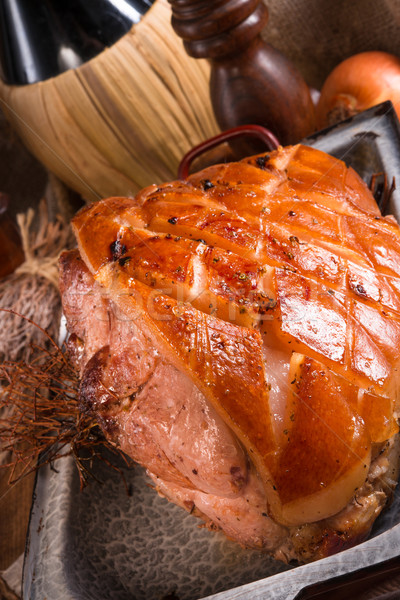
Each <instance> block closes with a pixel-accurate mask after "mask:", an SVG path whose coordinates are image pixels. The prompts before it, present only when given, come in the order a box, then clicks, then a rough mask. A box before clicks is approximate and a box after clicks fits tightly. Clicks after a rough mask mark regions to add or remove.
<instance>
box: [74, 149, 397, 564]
mask: <svg viewBox="0 0 400 600" xmlns="http://www.w3.org/2000/svg"><path fill="white" fill-rule="evenodd" d="M73 225H74V230H75V234H76V237H77V241H78V246H79V252H80V256H81V258H82V259H83V262H84V264H85V265H86V267H85V268H87V269H88V270H89V271H90V273H91V274H92V276H93V278H94V280H95V281H96V286H97V287H96V289H98V290H102V293H103V297H102V298H100V297H99V299H98V302H100V303H101V302H106V303H107V302H108V303H111V304H110V305H112V306H113V307H114V310H115V309H118V311H120V312H121V315H123V318H124V319H126V320H127V321H128V322H129V323H130V325H129V327H131V328H132V332H135V334H134V335H135V336H137V331H139V330H141V331H142V332H143V335H146V336H147V339H151V340H152V344H155V345H156V347H157V351H158V353H159V354H160V355H161V356H163V357H164V359H165V360H166V361H167V362H168V365H171V367H168V368H173V369H175V370H176V372H177V373H179V376H177V377H178V379H177V380H176V381H177V384H176V385H177V389H180V388H179V386H180V384H179V383H178V381H183V380H185V381H186V379H187V380H188V381H190V382H191V385H193V386H194V387H195V389H197V390H198V391H199V393H200V395H201V397H202V398H204V399H205V402H206V403H207V405H208V406H211V407H212V410H213V411H215V414H216V415H217V416H216V418H218V419H220V420H221V423H224V424H225V426H226V427H227V428H228V430H229V431H231V432H232V435H233V436H234V439H236V440H237V441H238V443H239V445H240V447H242V448H244V451H245V453H246V455H247V456H248V457H249V460H250V464H251V472H253V470H254V472H255V473H256V475H255V476H256V478H258V480H259V481H260V482H261V487H262V490H263V494H265V499H266V505H265V506H266V510H267V511H268V514H269V515H270V516H272V517H273V519H274V520H275V521H276V522H277V523H279V524H281V525H282V526H284V527H289V528H291V527H299V526H300V527H303V526H305V525H307V526H309V524H310V523H316V522H321V523H322V521H323V520H326V519H331V518H333V516H334V515H337V514H339V513H340V514H341V511H343V510H345V509H346V506H347V505H348V503H349V501H350V500H351V498H353V497H354V495H355V494H356V493H357V490H359V489H360V488H362V487H363V486H364V485H365V481H366V478H367V474H368V472H369V469H370V465H371V460H373V461H375V457H376V456H377V452H378V451H379V449H380V448H381V447H382V446H383V445H384V444H385V442H386V441H387V440H389V439H391V438H392V437H393V436H394V435H395V434H396V433H397V429H398V428H397V422H396V410H397V387H398V385H397V368H398V362H399V350H398V348H399V347H400V300H399V290H400V277H399V275H400V232H399V227H398V225H397V224H396V223H395V222H394V221H393V219H391V218H384V217H382V216H381V215H380V214H379V211H378V209H377V207H376V205H375V203H374V200H373V198H372V196H371V194H370V193H369V191H368V189H367V188H366V186H365V185H364V184H363V182H362V181H361V180H360V179H359V178H358V176H357V175H356V174H355V173H354V172H353V171H352V170H351V169H350V170H349V169H347V168H346V167H345V165H344V164H343V163H342V162H341V161H338V160H336V159H334V158H332V157H329V156H327V155H326V154H324V153H321V152H319V151H316V150H313V149H310V148H306V147H303V146H295V147H289V148H283V149H279V150H278V151H276V152H272V153H270V154H269V155H260V156H258V157H252V158H249V159H246V160H244V161H241V162H239V163H233V164H228V165H218V166H215V167H210V168H208V169H206V170H204V171H202V172H200V173H197V174H195V175H192V176H191V177H189V179H188V181H185V182H173V183H170V184H166V185H163V186H161V187H156V186H152V187H150V188H147V189H146V190H143V192H141V193H140V194H139V195H138V196H137V197H136V198H135V199H129V198H110V199H108V200H104V201H101V202H99V203H96V204H95V205H92V206H89V207H88V208H86V209H84V210H82V211H81V212H80V213H79V214H78V215H77V216H76V217H75V219H74V222H73ZM68 264H70V258H68V259H65V264H64V271H63V272H64V273H67V271H68ZM65 280H66V277H65V275H64V276H63V281H64V284H63V285H64V297H65V294H66V290H68V287H69V286H71V285H73V284H72V283H69V284H66V283H65ZM96 293H97V294H99V292H96ZM100 296H101V294H100ZM66 312H67V313H68V309H67V311H66ZM78 312H79V311H78ZM72 313H73V310H72V311H71V310H70V315H71V314H72ZM70 315H68V314H67V317H69V320H71V318H70ZM91 327H93V323H92V325H90V323H89V322H88V324H87V328H89V329H90V328H91ZM102 328H103V329H104V323H103V324H102V325H101V327H100V330H102ZM103 334H104V335H103ZM81 335H82V334H81ZM101 335H103V337H104V339H106V338H107V336H109V334H108V333H107V334H106V333H104V332H103V333H102V334H101ZM132 335H133V333H132ZM83 337H85V336H84V335H83ZM100 337H101V336H100ZM98 346H99V344H98V343H97V341H96V339H95V337H93V335H90V336H88V339H87V340H86V339H85V340H84V342H83V350H82V352H84V353H85V358H84V360H83V361H82V362H81V366H82V365H83V367H84V368H85V365H87V368H86V374H85V372H84V373H83V375H84V377H83V381H84V383H83V388H82V390H83V397H84V398H86V401H87V403H88V404H90V405H91V406H92V407H94V409H95V410H96V411H97V412H98V413H99V414H100V416H101V415H102V414H103V418H105V417H104V414H105V407H106V406H108V405H107V402H106V401H105V400H104V399H103V400H104V401H103V402H102V403H101V402H100V403H97V405H96V398H98V397H99V392H98V391H97V392H96V391H95V392H93V393H92V391H93V389H94V388H93V385H94V384H93V381H96V378H95V373H97V372H98V370H99V369H100V371H101V372H103V371H104V370H105V369H106V363H107V361H108V360H110V359H108V358H107V357H108V353H109V354H110V355H111V356H113V352H110V350H109V346H107V348H108V350H107V349H104V348H105V346H104V347H103V349H101V348H100V347H98ZM75 348H76V345H75ZM95 351H96V352H97V353H98V354H96V352H95ZM276 357H280V358H279V360H280V361H281V362H280V363H279V364H280V365H283V366H282V369H283V370H282V375H280V376H278V377H277V379H276V382H275V375H276V368H275V366H274V364H275V363H274V360H277V359H276ZM90 361H92V362H90ZM101 361H103V363H104V365H103V367H101V368H100V367H99V365H101V364H103V363H102V362H101ZM134 362H135V361H134V360H133V361H132V363H131V364H132V365H134ZM140 364H141V363H140V361H139V363H138V365H140ZM107 368H108V367H107ZM132 368H133V370H134V367H132ZM152 368H153V367H152ZM96 369H97V370H96ZM128 370H129V369H128ZM153 370H154V368H153ZM88 374H90V376H89V375H88ZM123 378H124V377H122V379H123ZM180 378H181V379H180ZM182 378H184V379H182ZM100 379H101V376H100ZM92 380H93V381H92ZM272 381H274V384H273V385H272V389H270V388H271V382H272ZM102 385H103V386H104V381H103V380H102ZM85 386H86V387H85ZM113 393H114V392H113ZM171 393H172V392H171ZM182 393H183V392H182ZM96 394H97V395H96ZM178 395H179V394H178ZM116 396H117V398H120V397H121V394H120V393H119V392H118V393H116ZM110 402H111V400H110V401H109V404H110ZM111 404H112V403H111ZM107 410H108V409H107ZM193 410H194V409H193ZM106 412H107V411H106ZM111 412H112V411H111ZM115 412H116V414H117V417H115V415H114V417H113V418H114V420H116V422H118V423H119V425H118V426H119V427H120V426H121V419H122V417H121V415H120V413H121V411H120V409H119V405H118V407H117V409H115ZM107 415H108V417H107V418H109V419H110V418H111V417H110V411H109V410H108V412H107ZM118 415H119V416H118ZM110 435H112V433H111V434H110ZM224 435H225V434H224ZM224 439H225V438H224ZM131 443H132V445H134V441H133V440H131ZM132 453H133V454H134V451H131V454H132ZM138 455H139V457H137V456H135V458H136V459H137V460H139V461H140V462H142V463H144V464H145V465H146V466H148V468H149V469H150V471H151V472H153V473H154V472H156V473H160V470H161V471H162V467H157V468H158V471H157V469H155V467H151V465H149V464H148V463H149V461H150V458H148V459H146V460H144V459H141V458H140V452H139V453H138ZM169 460H171V457H170V458H169ZM153 462H154V461H153ZM374 464H375V462H374ZM173 467H174V469H177V470H178V472H179V475H178V474H176V476H175V475H174V477H173V478H171V477H172V475H171V476H170V478H169V479H168V477H167V481H170V484H171V485H172V486H178V487H177V488H176V491H175V492H171V491H170V492H169V495H170V496H171V497H174V500H175V501H177V502H179V503H181V504H184V502H183V501H181V500H179V498H178V497H180V495H181V492H180V491H179V490H180V489H181V488H182V489H187V490H189V489H192V490H194V491H193V492H191V493H196V492H195V490H196V481H194V482H193V478H191V479H190V483H188V473H187V472H186V471H185V472H184V473H183V472H182V470H179V465H178V466H177V465H173ZM171 468H172V467H171ZM195 470H197V469H195ZM240 470H241V473H242V475H243V473H244V472H245V470H246V469H245V467H244V464H242V463H241V467H240ZM172 471H173V469H172V470H171V469H170V471H169V472H170V473H172ZM174 473H175V471H174ZM392 474H393V473H392ZM392 474H391V475H392ZM182 477H183V478H186V479H182ZM243 477H244V479H242V480H241V481H242V483H241V484H240V486H239V487H240V489H241V491H240V493H242V488H243V481H246V478H250V479H251V478H254V475H251V476H250V475H243ZM230 485H231V489H236V492H235V493H234V494H233V495H234V496H235V494H236V495H237V493H238V492H237V489H238V488H237V486H236V488H235V484H233V488H232V482H231V484H230ZM174 489H175V488H174ZM376 489H377V487H375V488H374V489H373V490H372V492H374V491H376ZM170 490H172V487H170ZM372 492H371V493H372ZM164 493H166V494H167V495H168V493H167V491H166V490H164ZM193 502H194V500H193ZM196 502H197V504H198V503H199V502H200V500H199V499H197V501H196ZM201 502H204V500H202V501H201ZM378 504H379V506H382V503H378ZM210 510H211V509H210ZM379 510H380V509H379ZM379 510H375V512H374V511H371V515H373V517H372V516H370V518H369V519H366V518H364V520H363V519H361V518H360V519H359V520H358V521H357V523H355V524H354V527H353V531H354V535H353V537H352V536H351V533H349V540H350V543H354V540H356V539H359V538H360V537H362V536H363V535H365V533H366V531H367V530H368V529H369V527H370V526H371V523H372V522H373V520H374V518H376V515H377V513H378V512H379ZM203 512H204V510H203ZM205 514H207V513H206V512H205ZM364 517H365V514H364ZM361 522H363V527H362V528H361V531H359V529H360V523H361ZM324 523H325V521H324ZM324 526H325V525H324ZM326 527H328V526H326ZM328 530H329V527H328ZM356 531H357V533H356ZM230 535H232V534H230ZM293 535H294V534H293ZM233 537H234V535H233ZM333 546H334V543H333V542H332V545H331V546H329V544H327V545H326V550H325V553H329V552H331V551H332V549H333ZM296 552H297V553H298V554H301V551H300V550H299V548H297V550H296Z"/></svg>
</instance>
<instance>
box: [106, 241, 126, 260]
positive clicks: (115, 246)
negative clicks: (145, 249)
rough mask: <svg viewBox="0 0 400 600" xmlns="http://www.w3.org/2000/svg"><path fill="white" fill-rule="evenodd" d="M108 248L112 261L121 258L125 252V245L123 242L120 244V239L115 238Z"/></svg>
mask: <svg viewBox="0 0 400 600" xmlns="http://www.w3.org/2000/svg"><path fill="white" fill-rule="evenodd" d="M110 250H111V258H112V260H113V261H114V262H116V261H117V260H119V259H120V258H122V257H123V255H124V254H126V246H125V244H122V243H121V241H120V240H115V242H113V243H112V244H110Z"/></svg>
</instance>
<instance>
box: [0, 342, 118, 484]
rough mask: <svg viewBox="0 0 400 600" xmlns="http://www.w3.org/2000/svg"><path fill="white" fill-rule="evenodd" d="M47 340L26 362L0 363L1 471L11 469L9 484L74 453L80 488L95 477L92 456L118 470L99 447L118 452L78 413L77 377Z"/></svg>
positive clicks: (90, 418) (62, 354) (63, 355)
mask: <svg viewBox="0 0 400 600" xmlns="http://www.w3.org/2000/svg"><path fill="white" fill-rule="evenodd" d="M44 333H45V332H44ZM49 339H50V338H49ZM50 341H51V344H50V348H48V349H45V348H42V347H40V346H37V345H32V357H31V359H30V360H29V362H25V361H5V362H3V363H1V364H0V385H1V388H0V411H1V412H0V452H2V453H7V460H6V461H5V462H4V464H2V465H0V468H5V467H8V468H9V469H10V476H9V483H10V484H13V483H16V482H17V481H19V480H20V479H21V478H22V477H24V476H25V475H27V474H28V473H31V472H32V471H34V470H36V469H37V468H38V467H40V466H41V465H43V464H48V463H53V461H55V460H56V459H58V458H61V457H63V456H67V455H71V454H72V455H73V456H74V458H75V461H76V465H77V468H78V472H79V478H80V485H81V489H82V488H83V487H84V486H85V485H86V484H87V483H88V481H89V479H90V477H91V476H92V477H94V474H93V473H92V472H91V464H92V461H93V459H94V458H95V457H98V458H100V459H101V460H103V461H105V462H107V463H108V464H110V466H111V467H113V468H115V469H117V470H118V471H120V469H119V468H118V467H116V466H115V465H113V464H111V463H109V461H108V459H106V458H104V456H103V454H102V453H101V452H100V450H101V447H103V446H106V447H107V448H108V449H109V450H111V451H112V452H113V454H114V455H118V456H120V455H122V453H121V452H119V450H118V449H116V448H115V447H114V446H112V445H111V444H110V443H109V442H107V441H106V440H105V438H104V437H103V436H102V433H101V431H100V428H99V427H98V425H97V423H96V421H95V420H94V419H93V418H92V417H91V416H90V415H87V414H84V413H83V412H81V411H80V408H79V393H78V376H77V373H76V371H75V370H74V368H73V366H72V364H71V363H70V361H69V360H68V356H67V355H66V354H65V353H64V352H63V349H62V348H59V347H58V346H57V344H56V343H55V342H54V341H53V340H51V339H50ZM122 456H124V455H122ZM124 458H125V456H124ZM125 461H127V459H126V458H125Z"/></svg>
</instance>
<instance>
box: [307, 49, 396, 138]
mask: <svg viewBox="0 0 400 600" xmlns="http://www.w3.org/2000/svg"><path fill="white" fill-rule="evenodd" d="M385 100H391V101H392V103H393V105H394V108H395V110H396V113H397V116H398V117H399V118H400V58H398V57H397V56H393V55H392V54H388V53H387V52H377V51H375V52H361V53H360V54H355V55H354V56H350V58H347V59H346V60H344V61H343V62H341V63H340V64H339V65H338V66H337V67H335V68H334V69H333V71H332V72H331V73H330V75H328V77H327V79H326V81H325V83H324V85H323V87H322V90H321V95H320V98H319V101H318V104H317V123H318V127H320V128H322V127H327V126H328V125H333V124H334V123H337V122H338V121H341V120H343V119H346V118H347V117H351V116H353V115H354V114H356V113H358V112H360V111H362V110H366V109H367V108H370V107H371V106H375V105H376V104H379V103H381V102H384V101H385Z"/></svg>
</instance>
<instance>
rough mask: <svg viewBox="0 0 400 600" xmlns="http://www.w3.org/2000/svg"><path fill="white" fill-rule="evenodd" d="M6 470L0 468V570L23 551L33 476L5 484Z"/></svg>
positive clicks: (10, 563) (4, 568)
mask: <svg viewBox="0 0 400 600" xmlns="http://www.w3.org/2000/svg"><path fill="white" fill-rule="evenodd" d="M7 479H8V472H7V471H6V470H0V571H4V570H6V569H7V568H8V567H9V566H10V565H12V564H13V562H14V561H15V560H16V559H17V558H18V557H19V556H20V555H21V554H22V553H23V552H24V548H25V539H26V533H27V527H28V520H29V512H30V508H31V503H32V491H33V483H34V479H35V476H34V475H33V474H32V475H28V476H27V477H25V478H24V479H23V480H22V481H20V482H19V483H17V484H15V485H14V486H11V487H10V486H8V485H7Z"/></svg>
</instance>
